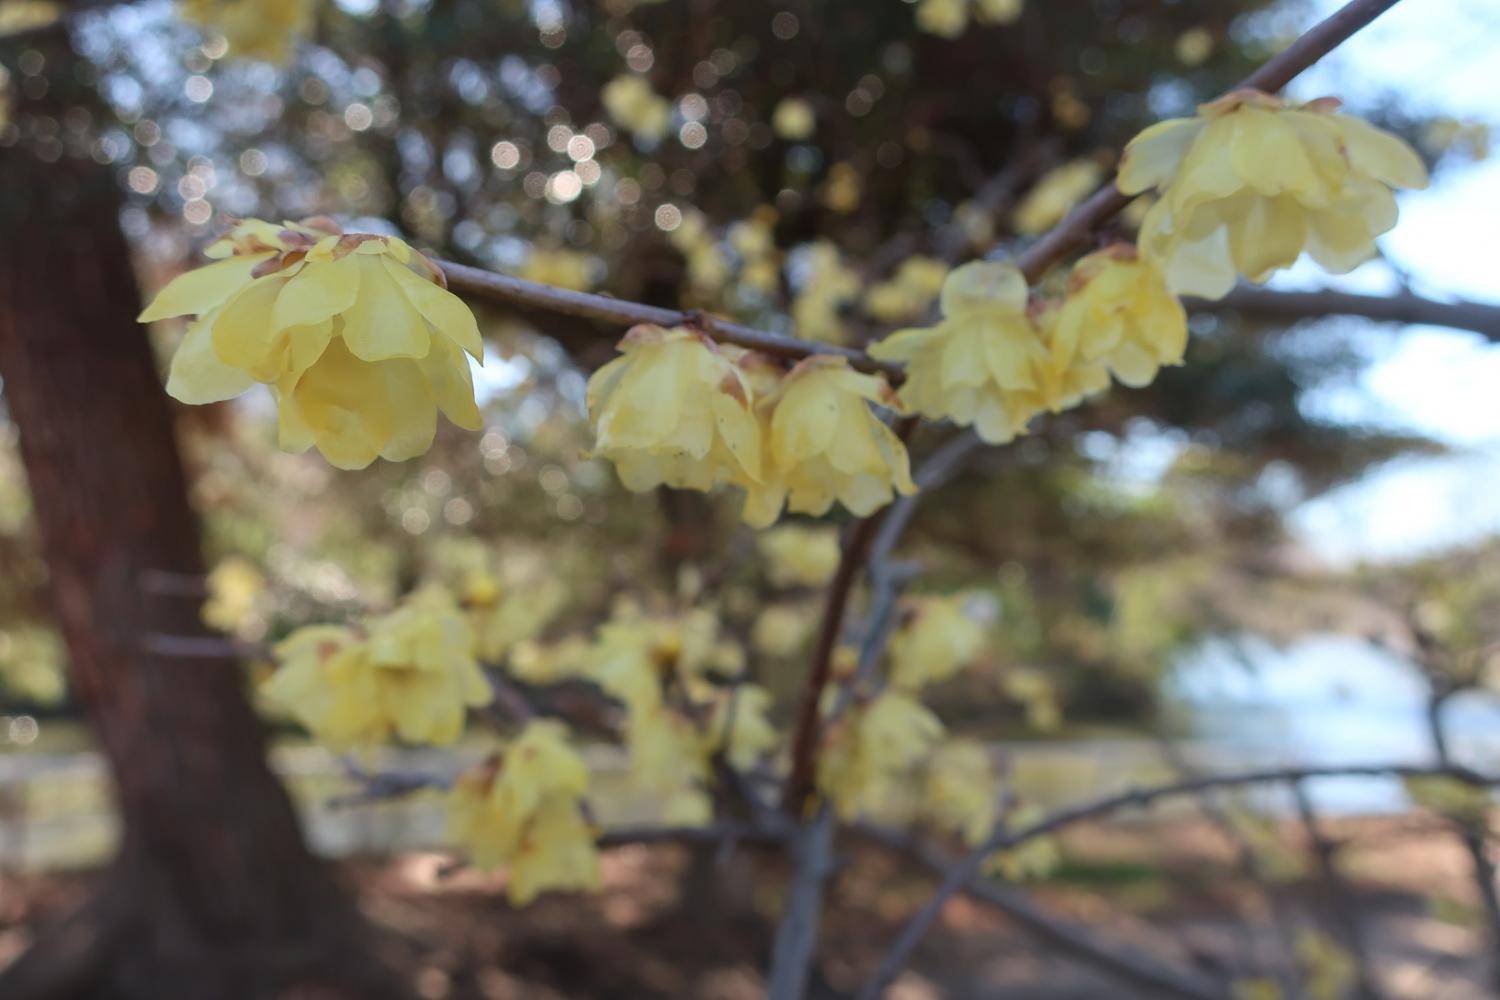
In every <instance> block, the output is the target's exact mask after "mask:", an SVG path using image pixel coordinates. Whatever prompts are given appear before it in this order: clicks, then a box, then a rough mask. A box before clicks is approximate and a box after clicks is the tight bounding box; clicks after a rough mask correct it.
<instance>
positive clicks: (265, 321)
mask: <svg viewBox="0 0 1500 1000" xmlns="http://www.w3.org/2000/svg"><path fill="white" fill-rule="evenodd" d="M286 284H287V279H286V278H285V277H284V276H281V275H271V276H268V277H265V278H260V279H258V280H256V281H254V282H252V283H251V284H249V285H247V286H245V287H244V288H243V289H241V290H240V291H239V292H237V293H236V294H235V295H234V296H233V297H232V298H231V299H229V301H228V302H225V303H224V307H223V308H222V309H221V310H220V311H219V316H218V319H216V320H215V321H214V325H213V340H214V351H215V352H217V353H218V355H219V357H220V358H221V359H222V360H223V361H224V363H225V364H229V365H233V366H234V367H236V368H246V369H249V368H257V367H259V366H261V365H263V364H264V363H265V362H266V360H267V358H269V357H270V356H271V354H272V353H273V352H274V351H275V350H276V349H277V347H278V346H279V345H281V344H282V338H281V337H280V336H279V335H278V333H277V331H276V330H275V329H273V327H272V322H271V310H272V309H273V308H274V307H275V305H276V301H277V298H278V296H279V295H280V293H281V291H282V289H283V288H285V287H286Z"/></svg>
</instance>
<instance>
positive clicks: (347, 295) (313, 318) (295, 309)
mask: <svg viewBox="0 0 1500 1000" xmlns="http://www.w3.org/2000/svg"><path fill="white" fill-rule="evenodd" d="M358 293H359V269H358V266H357V264H356V262H355V261H353V260H349V259H347V258H346V259H344V260H339V261H309V262H307V263H306V264H305V265H304V266H303V267H302V269H301V270H300V271H298V272H297V273H296V274H295V275H293V276H292V278H291V279H290V280H288V281H287V282H286V283H285V284H284V285H283V286H282V289H281V294H280V295H278V296H277V297H276V305H275V307H274V308H273V309H272V310H271V330H272V331H273V332H279V331H281V330H285V329H287V328H289V327H294V326H316V325H317V324H319V323H322V322H324V321H325V320H329V319H332V318H333V317H335V316H338V315H340V314H341V313H343V312H344V311H345V310H347V309H348V308H349V307H350V306H352V305H353V304H354V299H355V296H356V295H357V294H358Z"/></svg>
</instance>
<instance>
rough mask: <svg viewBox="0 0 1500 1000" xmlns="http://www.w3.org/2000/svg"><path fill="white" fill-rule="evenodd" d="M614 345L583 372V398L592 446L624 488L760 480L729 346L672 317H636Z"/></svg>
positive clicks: (750, 421)
mask: <svg viewBox="0 0 1500 1000" xmlns="http://www.w3.org/2000/svg"><path fill="white" fill-rule="evenodd" d="M619 349H620V351H621V356H620V357H618V358H616V359H614V360H613V361H611V362H610V363H609V364H607V365H605V366H604V367H603V368H600V369H599V370H598V371H597V372H595V373H594V374H593V377H591V378H590V379H589V384H588V408H589V417H590V419H591V420H592V422H593V425H594V435H595V444H594V452H593V453H594V454H595V455H598V456H601V457H603V458H607V459H609V460H610V461H611V462H612V463H613V464H614V466H615V470H616V472H618V473H619V475H620V481H621V482H623V483H624V484H625V487H626V489H629V490H633V491H635V492H637V493H639V492H644V491H646V490H651V489H655V488H656V487H657V486H660V485H662V484H666V485H667V486H673V487H677V488H679V489H681V488H688V489H696V490H708V489H712V488H713V486H714V485H715V484H717V483H720V482H726V481H732V482H752V483H755V482H759V481H760V478H761V432H760V426H759V424H758V423H757V422H756V418H755V414H754V410H753V408H752V407H753V397H752V394H751V389H750V384H749V382H748V381H747V380H746V378H745V376H744V375H743V374H742V373H741V372H740V370H739V368H738V367H737V366H736V365H735V364H734V362H733V361H732V360H731V358H730V356H729V355H727V354H726V353H725V352H724V351H723V350H721V349H720V348H719V346H718V345H717V344H715V343H714V341H712V340H710V339H709V338H708V337H705V336H703V335H702V334H700V333H697V332H695V331H692V330H687V329H683V328H681V327H678V328H675V329H671V330H666V329H663V328H662V327H659V326H637V327H635V328H634V329H632V330H631V331H630V332H629V333H627V334H626V335H625V338H624V339H623V340H621V341H620V343H619Z"/></svg>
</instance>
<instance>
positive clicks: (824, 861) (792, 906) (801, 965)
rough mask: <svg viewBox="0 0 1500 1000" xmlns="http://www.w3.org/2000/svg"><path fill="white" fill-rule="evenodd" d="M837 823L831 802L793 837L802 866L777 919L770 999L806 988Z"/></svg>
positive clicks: (790, 998)
mask: <svg viewBox="0 0 1500 1000" xmlns="http://www.w3.org/2000/svg"><path fill="white" fill-rule="evenodd" d="M833 827H834V818H833V811H832V810H831V809H830V808H829V807H828V805H827V804H826V803H825V804H824V805H823V807H822V808H821V809H820V810H819V811H818V815H817V817H816V818H814V819H813V820H812V822H810V823H808V824H806V825H805V826H803V827H802V829H801V830H800V831H798V833H797V836H796V839H795V840H794V841H793V842H792V844H793V855H794V857H795V858H796V864H797V868H796V872H795V874H794V875H793V876H792V885H791V889H790V891H789V892H788V894H787V902H786V908H785V909H784V910H783V911H782V915H781V922H780V923H778V924H777V925H776V940H775V942H774V943H773V945H772V949H771V977H770V979H771V981H770V983H768V984H767V988H766V996H767V998H768V1000H802V997H803V995H804V994H805V993H806V990H807V970H808V966H809V965H810V964H811V963H812V957H813V950H814V949H815V948H816V947H817V944H818V922H819V920H820V918H821V916H822V912H823V883H824V881H825V880H827V878H828V875H829V873H830V872H832V871H833Z"/></svg>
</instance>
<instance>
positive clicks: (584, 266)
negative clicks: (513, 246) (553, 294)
mask: <svg viewBox="0 0 1500 1000" xmlns="http://www.w3.org/2000/svg"><path fill="white" fill-rule="evenodd" d="M518 273H519V276H520V277H521V278H523V279H525V280H526V281H536V282H539V283H541V284H543V285H553V286H555V287H557V288H569V289H572V290H573V291H575V292H586V291H588V290H589V289H590V288H593V287H594V262H593V259H592V258H591V257H589V255H588V254H584V253H577V252H576V251H573V250H549V249H545V248H541V247H538V248H537V249H534V250H532V251H531V256H529V257H527V258H526V263H525V265H523V266H522V267H521V270H520V271H519V272H518Z"/></svg>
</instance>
